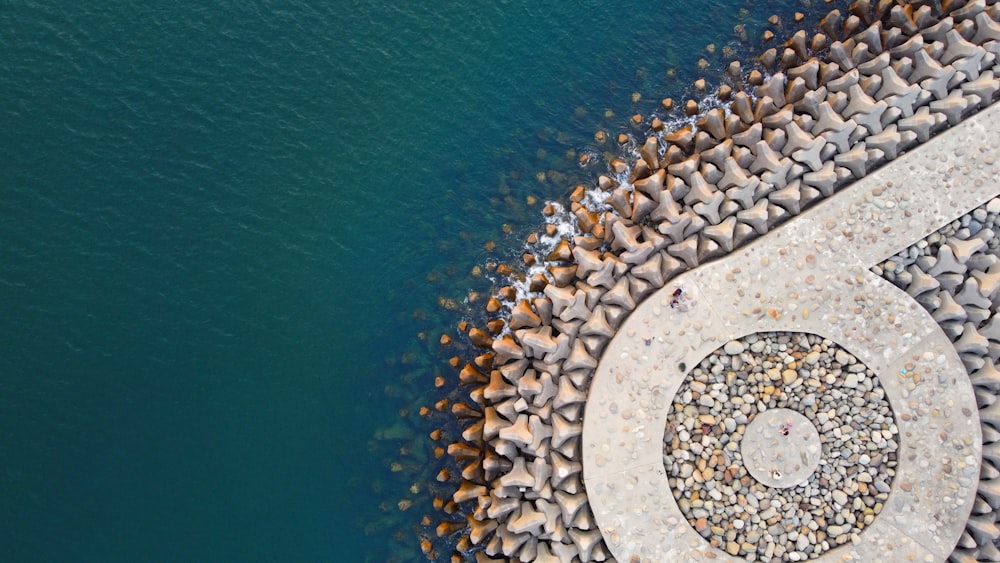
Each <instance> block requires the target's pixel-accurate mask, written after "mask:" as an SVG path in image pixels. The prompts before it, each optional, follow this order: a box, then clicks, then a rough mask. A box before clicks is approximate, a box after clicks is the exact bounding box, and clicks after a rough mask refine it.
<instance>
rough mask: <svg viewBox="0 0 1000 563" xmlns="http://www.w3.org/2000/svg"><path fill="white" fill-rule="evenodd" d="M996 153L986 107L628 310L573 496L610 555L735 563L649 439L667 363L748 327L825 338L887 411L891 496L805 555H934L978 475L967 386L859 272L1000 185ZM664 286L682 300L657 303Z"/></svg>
mask: <svg viewBox="0 0 1000 563" xmlns="http://www.w3.org/2000/svg"><path fill="white" fill-rule="evenodd" d="M998 161H1000V106H994V107H991V108H988V109H987V110H984V111H982V112H980V113H979V114H977V115H976V116H974V117H972V118H970V119H967V120H966V121H964V122H962V123H961V124H959V125H956V126H955V127H953V128H951V129H949V130H948V131H946V132H944V133H942V134H941V135H939V136H938V137H935V138H934V139H933V140H931V141H930V142H928V143H926V144H924V145H922V146H920V147H919V148H917V149H915V150H913V151H912V152H910V153H908V154H907V155H904V156H902V157H900V158H899V159H897V160H895V161H893V162H892V163H890V164H888V165H886V166H885V167H883V168H881V169H880V170H879V171H877V172H876V173H873V174H870V175H869V176H867V177H865V178H863V179H862V180H860V181H858V182H856V183H855V184H853V185H851V186H849V187H848V188H845V189H844V190H843V191H841V192H840V193H838V194H836V195H835V196H833V197H831V198H829V199H828V200H826V201H824V202H822V203H820V204H819V205H817V207H815V208H814V209H812V210H810V211H808V212H806V213H804V214H803V215H801V216H799V217H797V218H795V219H793V220H791V221H790V222H789V223H787V224H785V225H784V226H782V227H780V228H778V229H777V230H775V231H773V232H772V233H770V234H768V235H766V236H764V237H763V238H762V239H760V240H758V241H756V242H755V243H753V244H751V245H749V246H748V247H745V248H743V249H740V250H737V251H734V252H733V253H732V254H730V255H728V256H727V257H725V258H724V259H721V260H719V261H716V262H713V263H710V264H707V265H704V266H701V267H699V268H697V269H695V270H693V271H691V272H688V273H686V274H684V275H681V276H679V277H677V278H675V279H673V280H671V282H670V283H669V284H667V286H665V287H664V288H662V289H660V290H659V291H658V292H657V293H655V294H653V295H651V296H650V297H649V298H648V299H647V300H646V301H644V302H643V303H642V305H640V306H639V307H638V308H637V309H636V311H634V312H633V314H632V315H631V316H630V317H629V318H628V320H627V321H626V322H625V323H624V324H623V326H622V327H621V328H620V329H619V331H618V333H617V335H616V336H615V338H614V339H613V340H612V341H611V343H610V344H609V346H608V348H607V350H606V351H605V353H604V355H603V357H602V359H601V361H600V363H599V365H598V367H597V371H596V373H595V376H594V380H593V382H592V384H591V388H590V392H589V395H588V400H587V405H586V415H585V417H584V428H583V467H584V469H583V471H584V477H585V479H586V487H587V495H588V497H589V501H590V506H591V508H592V510H593V512H594V515H595V518H596V520H597V523H598V525H599V527H600V529H601V532H602V534H603V535H604V538H605V540H606V541H607V544H608V546H609V548H610V549H611V551H612V552H613V553H614V555H615V557H616V558H617V559H618V560H619V561H634V560H635V559H634V558H635V557H636V556H638V557H639V558H641V560H642V561H689V560H701V559H707V558H712V559H714V560H717V561H743V559H742V558H733V557H732V556H730V555H728V554H727V553H725V552H723V551H720V550H717V549H715V548H713V547H711V546H710V545H709V544H708V542H707V541H706V540H705V539H703V538H702V537H701V536H699V535H698V534H697V533H696V532H695V531H694V529H693V528H692V527H691V526H690V525H689V524H688V523H687V520H686V519H685V518H684V516H683V515H682V514H681V512H680V510H679V509H678V507H677V503H676V501H675V500H674V497H673V494H672V493H671V490H670V486H669V484H668V481H667V475H666V472H665V470H664V467H663V435H664V427H665V424H666V422H667V414H668V412H669V410H670V405H671V401H672V399H673V397H674V395H675V393H676V392H677V389H678V388H679V387H680V385H681V383H682V381H683V380H684V375H685V374H684V373H682V372H681V370H680V367H679V366H680V364H682V363H684V364H686V365H687V366H691V367H693V366H695V365H697V364H698V362H699V361H700V360H701V359H702V358H704V357H705V356H707V355H708V354H710V353H711V352H712V351H714V350H715V349H716V348H719V347H720V346H722V345H723V344H724V343H725V342H727V341H728V340H731V339H734V338H740V337H742V336H745V335H747V334H750V333H753V332H761V331H796V332H811V333H814V334H817V335H820V336H823V337H826V338H829V339H831V340H833V341H835V342H838V343H839V344H841V345H842V346H844V347H845V348H846V349H847V350H849V351H851V352H852V353H853V354H855V355H856V356H857V357H858V359H859V360H860V361H862V362H864V363H865V364H867V365H868V366H869V367H870V368H871V369H873V370H874V371H875V372H876V373H877V374H879V378H880V381H881V384H882V386H883V387H884V389H885V390H886V393H887V397H888V399H889V401H890V403H891V404H892V407H893V409H894V412H895V415H896V424H897V426H898V428H899V432H900V437H899V440H900V449H899V464H898V467H897V468H896V477H895V479H894V481H893V484H892V490H891V492H890V496H889V500H888V501H887V502H886V504H885V507H884V509H883V510H882V512H881V513H880V514H879V516H878V517H876V519H875V522H874V523H873V524H872V525H871V526H870V527H868V528H867V529H866V530H864V532H862V533H861V534H860V536H859V537H858V538H857V541H855V542H854V543H852V544H848V545H846V546H843V547H840V548H836V549H833V550H831V551H829V552H827V553H825V554H824V555H822V556H821V557H818V558H817V559H816V561H865V562H867V561H929V562H930V561H944V560H945V559H947V558H948V556H949V554H950V553H951V552H952V550H953V549H954V546H955V543H956V541H957V540H958V538H959V536H960V535H961V533H962V530H963V529H964V527H965V524H966V521H967V519H968V516H969V513H970V510H971V508H972V504H973V501H974V499H975V495H976V488H977V484H978V481H979V467H980V459H981V450H982V436H981V430H980V426H979V417H978V413H977V405H976V400H975V396H974V394H973V391H972V387H971V384H970V383H969V380H968V376H967V374H966V371H965V368H964V366H963V364H962V362H961V360H960V359H959V357H958V355H957V353H956V352H955V349H954V347H953V346H952V344H951V342H950V340H949V339H948V337H947V336H946V335H945V334H944V333H943V332H942V331H941V330H940V328H939V327H938V325H937V324H936V323H935V322H934V320H933V319H932V318H931V316H930V315H929V314H928V313H927V312H925V311H924V309H923V308H921V307H920V306H919V305H918V304H917V303H916V302H915V301H913V300H912V299H911V298H910V297H909V296H908V295H907V294H906V293H904V292H902V291H900V290H898V289H897V288H896V287H894V286H893V285H891V284H890V283H888V282H886V281H885V280H883V279H881V278H879V277H877V276H875V275H874V274H872V273H871V272H869V271H868V269H869V268H870V267H871V266H872V265H874V264H876V263H878V262H880V261H882V260H884V259H886V258H888V257H890V256H892V255H893V254H894V253H895V252H897V251H898V250H899V249H902V248H905V247H907V246H908V245H910V244H912V243H914V242H915V241H917V240H920V239H922V238H923V237H925V236H927V235H928V234H929V233H931V232H933V231H935V230H937V229H938V228H940V227H941V226H943V225H945V224H947V223H948V222H950V221H952V220H953V219H955V218H956V217H958V216H960V215H962V214H964V213H966V212H968V211H969V210H971V209H972V208H974V207H976V206H977V205H979V204H981V203H983V202H985V201H987V200H988V199H990V198H991V197H994V196H996V195H997V194H998V193H1000V162H998ZM678 287H683V288H684V290H685V292H686V296H687V298H686V303H687V305H688V306H687V307H686V308H685V309H684V310H683V311H682V310H681V309H680V308H677V309H674V308H671V307H670V301H671V294H672V293H673V292H674V290H675V289H676V288H678ZM647 341H648V342H649V344H647ZM908 363H910V364H913V365H912V366H910V369H907V370H904V369H903V366H904V365H906V364H908ZM913 373H919V374H920V375H921V378H920V380H919V381H916V380H915V378H913V377H912V374H913ZM948 462H950V463H951V465H952V467H953V468H954V469H953V470H952V472H951V473H950V474H948V473H946V472H945V471H944V469H943V466H944V465H945V464H946V463H948Z"/></svg>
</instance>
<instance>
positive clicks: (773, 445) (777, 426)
mask: <svg viewBox="0 0 1000 563" xmlns="http://www.w3.org/2000/svg"><path fill="white" fill-rule="evenodd" d="M740 453H741V454H742V455H743V463H744V464H745V465H746V468H747V471H749V472H750V475H751V476H753V478H754V479H757V480H758V481H760V482H761V483H764V484H765V485H768V486H771V487H777V488H779V489H787V488H788V487H794V486H796V485H798V484H800V483H803V482H805V481H806V480H807V479H809V476H810V475H812V473H813V471H815V470H816V466H817V465H819V460H820V458H821V457H822V454H823V444H822V442H820V439H819V432H818V431H817V430H816V427H815V426H814V425H813V423H812V422H810V421H809V419H808V418H806V417H804V416H802V415H801V414H799V413H797V412H795V411H793V410H791V409H771V410H768V411H764V412H762V413H760V414H759V415H757V417H756V418H754V419H753V420H752V421H751V422H750V424H749V425H748V426H747V429H746V433H745V434H744V435H743V440H742V442H740Z"/></svg>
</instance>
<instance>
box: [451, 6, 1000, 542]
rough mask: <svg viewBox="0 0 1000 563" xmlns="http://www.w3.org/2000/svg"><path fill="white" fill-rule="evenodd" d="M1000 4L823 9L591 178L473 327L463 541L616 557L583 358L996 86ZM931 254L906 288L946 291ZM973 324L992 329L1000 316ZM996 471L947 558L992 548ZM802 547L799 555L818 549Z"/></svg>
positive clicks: (459, 452)
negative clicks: (685, 277) (596, 497)
mask: <svg viewBox="0 0 1000 563" xmlns="http://www.w3.org/2000/svg"><path fill="white" fill-rule="evenodd" d="M998 20H1000V5H997V4H994V3H987V2H985V1H983V0H980V1H971V2H960V1H956V2H944V3H942V4H941V5H940V6H937V5H936V4H935V3H933V2H912V3H905V4H899V3H894V2H878V3H876V4H875V5H870V4H869V3H868V2H863V1H859V2H856V3H855V4H853V5H852V8H851V11H850V13H849V14H847V15H842V14H840V13H839V12H832V13H831V14H830V15H828V16H827V17H826V18H824V20H823V22H822V23H821V29H822V30H823V31H824V33H823V34H822V36H820V35H817V36H814V37H813V39H812V40H811V41H809V42H807V41H806V39H807V37H806V35H805V33H804V32H800V33H799V34H796V35H795V36H793V37H792V39H790V40H789V41H788V42H787V43H786V46H785V48H784V50H782V51H781V52H778V51H777V50H772V51H769V52H767V53H765V54H764V56H763V57H762V58H761V61H762V64H763V67H764V70H766V71H767V76H766V77H765V75H764V74H762V73H761V72H760V71H756V70H755V71H751V72H750V73H748V74H744V73H743V72H742V71H741V70H740V69H739V68H737V67H734V69H733V79H734V84H733V89H734V90H736V93H735V94H733V95H732V98H731V101H730V102H729V104H728V105H727V106H726V107H724V108H716V109H713V110H711V111H709V112H707V113H706V114H704V115H702V116H700V117H699V118H698V119H697V120H696V123H695V124H694V125H693V126H688V127H684V128H682V129H679V130H676V131H666V130H661V131H656V130H655V128H654V134H653V135H652V136H650V137H649V138H648V139H646V140H645V142H643V143H642V144H641V145H640V146H638V147H637V150H636V154H635V155H634V156H635V161H634V163H632V164H631V165H629V164H627V163H625V162H622V163H621V168H620V169H618V170H613V171H612V174H610V175H607V176H602V177H601V178H600V180H599V181H598V185H597V186H596V190H597V191H600V192H601V193H603V194H604V195H605V196H606V199H605V198H594V197H588V191H589V190H588V188H586V187H581V188H578V189H577V191H575V192H574V194H573V196H571V201H572V204H571V212H572V213H573V215H574V217H575V219H576V221H577V224H578V226H579V228H580V231H581V232H580V234H578V235H576V236H574V237H572V238H571V239H565V240H563V241H561V242H560V243H558V244H557V245H556V247H555V248H554V250H553V251H552V252H551V253H550V254H549V256H547V257H546V258H548V267H547V272H546V274H545V275H544V276H542V277H536V278H533V280H532V282H533V283H532V286H531V287H529V288H528V289H529V292H528V293H527V294H525V295H523V296H521V298H520V299H519V298H518V297H519V296H517V295H516V294H513V295H511V294H508V295H501V296H499V297H500V298H503V299H505V300H507V301H509V303H508V305H509V310H510V313H509V315H507V316H505V317H504V318H499V319H495V321H494V322H493V323H492V326H491V327H488V328H487V330H480V329H476V328H473V329H471V330H470V331H469V337H470V339H471V341H472V342H473V344H475V345H476V346H480V347H482V348H483V349H484V353H483V354H482V355H481V356H479V357H478V358H476V359H475V360H474V361H472V362H470V363H469V364H467V365H466V366H465V367H464V368H463V370H462V373H461V378H462V380H463V381H465V382H467V383H470V384H472V385H473V390H472V391H471V394H470V399H471V403H473V406H468V405H465V406H464V410H463V413H462V415H463V416H464V417H467V419H468V420H469V421H471V423H470V424H469V425H468V426H467V427H466V430H465V432H464V433H463V439H464V442H459V443H455V444H452V445H451V446H450V447H449V448H448V451H449V453H450V454H452V456H453V457H455V458H456V459H457V460H459V461H460V463H461V464H462V465H463V466H464V467H465V469H464V470H463V472H462V481H461V484H460V486H459V488H458V490H457V491H456V492H455V494H454V497H453V500H454V501H455V502H456V503H459V504H460V505H463V506H466V507H467V510H468V513H469V515H468V520H467V525H468V527H467V533H468V536H469V543H470V544H473V545H479V546H482V550H481V551H478V552H477V553H476V556H477V557H478V558H480V559H482V560H489V559H490V558H492V557H498V558H509V559H517V560H524V561H529V560H542V561H545V560H560V561H573V560H582V561H588V560H605V559H609V558H611V557H612V556H619V558H621V557H620V555H621V554H619V553H617V552H614V551H613V549H612V547H610V546H609V544H608V543H607V542H606V541H605V536H604V535H603V533H602V527H600V524H601V522H600V521H599V518H597V517H595V514H594V511H592V509H591V506H590V499H589V497H588V490H587V484H586V483H585V482H584V478H585V477H588V476H587V475H584V474H583V470H584V463H583V448H584V444H583V441H582V438H581V435H582V434H583V431H584V422H585V421H584V420H583V414H584V410H585V406H586V405H587V402H588V392H590V391H591V389H590V384H591V378H592V377H593V375H594V373H595V370H596V369H597V367H598V363H599V360H600V359H601V357H602V354H603V353H604V352H605V350H606V348H607V346H608V343H609V342H610V341H611V339H612V338H613V337H614V336H615V335H616V333H617V332H618V329H619V328H620V327H621V326H622V323H623V322H624V321H625V319H626V318H627V317H628V316H629V315H630V313H631V312H632V311H634V310H635V309H636V308H637V307H638V305H639V304H640V303H641V302H643V300H644V299H645V298H646V297H648V296H650V295H652V294H653V293H654V292H656V291H657V290H659V289H660V288H663V287H664V286H666V285H667V284H668V282H670V280H671V279H673V278H674V277H676V276H678V275H679V274H681V273H682V272H685V271H688V270H691V269H693V268H696V267H697V266H699V265H701V264H704V263H707V262H710V261H712V260H713V259H716V258H719V257H722V256H724V255H727V254H728V253H730V252H732V251H733V250H734V249H737V248H740V247H741V246H743V245H745V244H746V243H748V242H750V241H752V240H754V239H755V238H758V237H760V236H761V235H764V234H765V233H767V232H768V231H770V230H772V229H774V228H775V227H776V226H777V225H779V224H781V223H783V222H784V221H785V220H787V219H789V218H790V217H793V216H795V215H798V214H799V213H800V212H802V211H803V210H804V209H805V208H806V207H808V206H809V205H811V204H813V203H815V202H818V201H820V200H822V199H824V198H826V197H829V196H832V195H834V193H835V192H837V191H838V190H839V189H840V188H842V187H844V186H846V185H848V184H850V183H852V182H854V181H855V180H857V179H859V178H862V177H864V176H866V175H867V174H868V173H869V172H870V171H871V170H872V169H873V168H875V167H877V166H879V165H881V164H883V163H886V162H889V161H892V160H894V159H895V158H896V157H897V156H899V155H900V154H901V153H903V152H905V151H907V150H909V149H912V148H913V147H915V146H916V145H918V144H919V143H922V142H923V141H926V140H928V139H929V138H931V137H932V136H933V135H934V134H936V133H938V132H940V131H942V130H944V129H945V128H947V127H949V126H950V125H955V124H957V123H959V122H961V121H962V120H963V119H965V118H966V117H967V116H969V115H971V114H973V113H975V112H977V111H979V110H980V109H982V108H984V107H986V106H988V105H989V104H990V103H992V102H993V101H994V100H995V99H996V97H997V92H998V90H1000V80H998V79H997V78H996V77H995V75H996V73H997V72H998V71H1000V68H998V66H997V56H998V55H1000V24H998V23H997V21H998ZM970 150H972V147H970ZM943 197H947V196H943ZM602 200H603V201H602ZM987 215H988V213H987ZM980 223H982V221H980ZM982 231H983V229H980V231H978V232H982ZM908 242H911V241H908ZM956 244H957V243H956ZM987 246H988V243H987ZM946 247H948V248H950V245H946ZM898 250H899V249H898V248H892V249H890V252H889V254H892V253H894V252H896V251H898ZM940 252H941V253H944V254H945V255H946V254H947V252H948V251H946V250H940ZM887 255H888V254H887ZM935 256H936V255H935ZM907 257H909V254H907ZM919 260H920V259H919V257H918V258H914V262H913V263H912V264H909V265H907V266H904V270H903V272H907V273H909V283H908V285H907V291H908V292H910V289H909V288H910V287H911V286H913V285H914V284H917V285H916V288H915V289H914V290H913V292H911V295H915V296H916V297H924V298H925V300H926V301H927V302H928V303H932V304H933V303H936V302H935V301H934V299H931V297H928V296H927V295H925V294H926V293H929V292H930V291H931V289H924V290H922V291H919V292H918V291H917V289H918V288H922V287H929V286H933V282H928V281H926V280H925V279H924V278H925V277H933V276H932V275H931V274H929V273H925V275H924V276H921V275H918V274H917V271H921V272H923V270H920V269H919V268H912V266H917V262H918V261H919ZM984 260H986V259H981V262H982V261H984ZM938 261H943V262H942V263H950V262H948V258H946V257H942V258H938ZM929 262H930V260H926V259H925V260H923V261H922V262H921V263H922V264H924V266H927V264H928V263H929ZM899 263H900V262H897V263H894V264H899ZM936 264H937V262H935V263H934V264H933V265H930V266H927V267H928V268H929V269H933V268H934V266H935V265H936ZM983 264H985V262H983V263H982V264H980V263H978V262H977V265H983ZM880 268H881V271H882V273H883V274H885V273H886V272H889V271H891V272H892V274H893V275H894V276H895V278H894V279H893V280H891V281H894V282H899V283H901V282H905V281H906V280H907V277H906V276H903V275H901V274H902V272H897V269H898V266H896V265H894V266H893V267H892V268H886V267H885V265H883V266H880ZM943 268H944V266H942V268H940V269H943ZM911 269H912V270H913V271H910V270H911ZM973 269H974V270H976V271H985V272H989V266H987V267H986V269H985V270H984V269H975V268H973ZM935 273H941V272H935ZM945 273H946V274H952V273H956V274H957V273H958V272H952V271H950V270H945ZM976 279H978V278H976ZM953 283H954V282H953V281H951V280H950V281H948V282H947V284H953ZM977 283H980V282H977ZM941 285H945V284H941ZM965 285H966V284H965V282H962V283H961V284H960V285H959V284H956V285H953V286H952V287H959V286H961V287H964V286H965ZM946 287H947V286H946ZM980 287H989V286H988V285H982V284H981V285H980ZM969 295H971V294H969ZM979 295H980V299H979V300H973V301H974V302H975V303H976V304H975V305H974V306H975V307H978V309H980V312H974V314H973V315H972V319H973V320H978V321H980V322H988V321H987V319H983V318H982V317H983V315H984V314H985V313H983V312H982V311H986V312H991V311H992V310H993V309H995V307H993V306H992V302H994V297H995V294H994V293H992V292H987V293H986V294H983V293H980V294H979ZM682 296H683V295H682V294H679V295H678V298H681V297H682ZM933 297H934V298H935V299H937V300H938V302H942V303H944V305H945V306H946V307H945V310H946V312H947V314H945V313H942V315H943V316H944V317H943V318H945V320H946V321H948V322H951V323H952V324H951V325H949V326H954V324H955V320H956V319H957V318H961V315H960V314H959V313H957V312H956V311H955V310H954V309H955V307H951V306H950V304H949V303H948V302H947V298H945V297H942V296H940V291H938V293H934V294H933ZM705 298H708V299H710V298H711V297H710V296H705ZM967 299H969V300H972V297H968V298H967ZM983 299H985V300H987V301H989V302H990V303H991V305H990V306H988V307H986V306H984V303H983V302H982V300H983ZM937 308H940V305H938V306H937ZM937 308H936V309H935V311H936V310H937ZM763 314H765V315H769V314H771V312H770V311H763ZM774 314H775V315H777V314H780V312H778V311H775V313H774ZM990 314H992V313H990ZM973 320H969V313H966V315H965V323H968V324H973V325H974V326H973V328H974V329H977V326H976V325H975V324H974V323H973ZM961 326H962V327H963V330H964V327H965V326H966V324H961ZM954 333H955V330H954V328H953V329H951V332H949V334H954ZM969 334H972V331H970V332H969ZM979 334H980V335H981V336H982V338H983V339H986V340H988V341H990V342H992V340H989V335H990V334H992V332H987V334H986V335H985V336H983V335H982V332H980V333H979ZM969 338H970V339H974V338H973V337H971V336H970V337H969ZM956 346H957V345H956ZM964 346H965V345H964V344H963V348H960V352H962V353H963V354H964V355H963V356H962V359H963V360H965V357H966V356H971V355H972V354H971V353H970V352H969V351H970V350H972V351H984V352H983V354H980V356H979V357H980V358H982V357H984V356H987V355H988V353H989V352H990V350H991V348H990V344H989V343H987V344H985V345H984V344H983V343H982V341H981V339H980V340H976V343H975V345H974V346H973V347H972V348H969V349H965V348H964ZM963 350H964V351H963ZM994 360H995V358H994ZM977 364H978V362H972V364H968V362H967V368H971V367H975V366H976V365H977ZM985 365H986V363H985V360H984V361H983V365H980V366H979V367H978V368H977V370H980V371H981V370H983V369H984V368H985ZM990 365H992V364H990ZM692 367H693V364H692ZM977 373H978V371H977ZM992 373H993V372H990V371H989V370H987V371H986V372H984V373H983V374H981V377H980V378H979V380H980V381H982V382H985V383H982V384H981V385H979V386H978V387H977V388H978V389H979V390H980V393H979V394H981V395H982V396H983V398H982V399H980V401H979V403H980V406H983V405H984V404H986V403H987V402H989V401H990V400H989V399H988V398H986V397H988V396H989V397H992V395H991V394H990V393H991V392H992V391H995V388H994V378H993V377H992V375H991V374H992ZM977 397H978V395H977ZM989 404H990V405H992V404H993V403H992V402H989ZM984 420H985V421H986V422H989V421H990V419H989V418H988V417H984ZM993 441H995V440H993ZM991 451H992V450H991ZM654 453H656V455H659V454H660V452H658V451H657V452H654ZM984 467H985V465H984ZM990 467H992V466H990ZM990 476H991V477H990V480H992V479H993V478H994V477H996V476H995V475H993V474H992V473H990ZM588 480H589V478H588ZM994 488H995V487H992V486H989V487H986V488H981V489H980V495H979V497H978V499H980V500H981V501H980V500H977V503H976V506H975V507H973V511H974V514H975V515H974V517H973V518H971V519H970V520H969V523H968V525H969V531H967V532H964V533H963V535H962V536H961V538H958V539H957V541H958V549H959V550H958V551H956V552H955V554H954V555H953V556H952V557H953V558H954V559H956V560H974V559H975V558H977V557H980V556H983V555H985V556H991V554H992V553H993V552H995V548H993V547H992V546H993V543H992V542H993V541H994V540H995V539H996V538H997V536H998V535H1000V530H998V529H997V528H996V526H995V524H994V514H995V509H996V508H997V507H1000V495H998V494H997V493H996V492H995V491H994ZM679 525H684V526H686V525H687V524H685V523H683V522H681V523H680V524H679ZM448 529H450V528H448ZM869 533H870V532H869ZM705 546H706V548H711V547H712V546H711V544H709V543H706V544H705ZM716 547H720V548H721V547H724V546H716ZM741 547H742V546H741ZM807 548H808V546H805V545H804V546H803V547H802V549H801V552H802V554H804V558H808V557H809V556H811V554H812V553H814V552H815V550H812V551H810V550H808V549H807ZM757 550H758V547H757V546H756V545H754V546H751V549H744V550H743V551H744V553H742V555H743V556H744V557H748V558H750V557H753V558H757V559H766V558H765V557H764V555H766V547H765V551H764V552H760V553H758V552H757ZM720 553H722V552H721V551H720ZM738 553H739V552H738ZM732 555H735V554H732ZM769 557H774V553H773V552H772V553H771V555H770V556H769ZM795 557H796V558H798V557H800V556H799V555H796V556H795ZM789 558H790V559H791V556H790V557H789ZM970 558H971V559H970Z"/></svg>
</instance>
